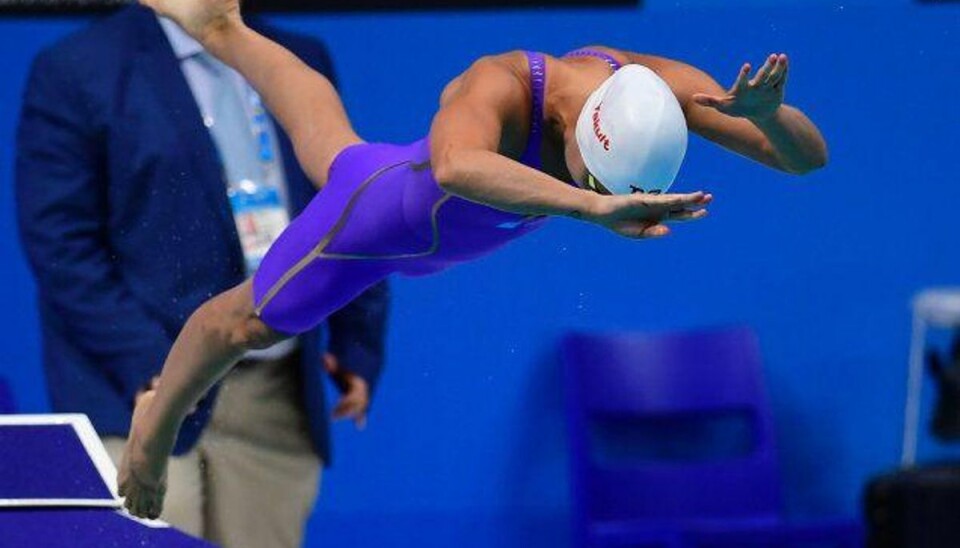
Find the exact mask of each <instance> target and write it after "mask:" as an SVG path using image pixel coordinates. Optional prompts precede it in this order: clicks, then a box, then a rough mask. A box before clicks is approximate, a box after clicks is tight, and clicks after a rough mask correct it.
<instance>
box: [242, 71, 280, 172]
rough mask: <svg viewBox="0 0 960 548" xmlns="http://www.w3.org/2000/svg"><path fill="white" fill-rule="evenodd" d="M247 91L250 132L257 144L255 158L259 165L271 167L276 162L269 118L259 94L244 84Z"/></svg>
mask: <svg viewBox="0 0 960 548" xmlns="http://www.w3.org/2000/svg"><path fill="white" fill-rule="evenodd" d="M244 87H245V88H246V89H247V102H248V103H249V105H250V131H251V132H252V133H253V139H254V141H255V142H256V144H257V158H258V159H259V160H260V162H261V163H263V164H266V165H269V166H272V165H273V163H274V162H275V161H276V154H275V153H274V150H273V138H272V137H273V136H272V135H270V117H269V116H268V115H267V110H266V108H264V106H263V100H262V99H260V94H259V93H257V92H256V90H254V89H253V87H251V86H250V85H249V84H246V83H244Z"/></svg>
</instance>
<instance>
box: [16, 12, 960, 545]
mask: <svg viewBox="0 0 960 548" xmlns="http://www.w3.org/2000/svg"><path fill="white" fill-rule="evenodd" d="M731 4H734V2H729V1H724V2H719V1H711V0H699V1H695V2H682V3H681V2H665V1H664V2H657V1H653V0H651V1H649V2H647V9H645V10H637V11H634V10H608V11H575V10H563V11H522V12H505V13H482V12H480V13H459V12H453V13H444V14H406V15H398V14H383V15H376V16H372V15H371V16H366V15H346V16H344V15H341V16H333V17H328V16H283V17H278V18H277V20H278V22H279V23H281V24H283V25H285V26H287V27H289V28H292V29H296V30H300V31H303V32H306V33H311V34H315V35H317V36H320V37H323V38H324V39H326V40H327V42H328V43H329V45H330V47H331V49H332V52H333V54H334V57H335V59H336V62H337V65H338V67H339V71H340V75H341V81H342V87H343V92H344V95H345V99H346V104H347V107H348V109H349V111H350V112H351V114H352V116H353V117H354V119H355V122H356V125H357V127H358V129H359V130H360V131H361V133H362V134H364V135H365V136H366V137H367V138H368V139H370V140H396V141H407V140H413V139H416V138H418V137H420V136H421V135H422V134H424V133H425V131H426V129H427V126H428V123H429V118H430V114H431V113H432V111H433V108H434V106H435V104H436V98H437V96H438V93H439V91H440V89H441V87H442V85H443V84H444V83H445V82H446V81H447V80H448V79H449V78H451V77H452V76H454V75H455V74H457V72H458V71H460V70H462V69H463V68H464V67H465V66H466V65H467V64H468V62H469V60H470V59H472V58H473V57H475V56H477V55H481V54H483V53H487V52H496V51H502V50H507V49H513V48H521V47H527V48H537V49H541V50H544V51H548V52H554V53H560V52H563V51H565V50H567V49H571V48H573V47H575V46H579V45H583V44H588V43H609V44H613V45H618V46H622V47H625V48H631V49H635V50H638V51H646V52H653V53H659V54H662V55H666V56H670V57H676V58H680V59H684V60H687V61H689V62H691V63H693V64H695V65H699V66H701V67H703V68H705V69H706V70H708V71H709V72H711V73H713V74H714V75H715V76H717V77H718V79H719V80H720V81H722V82H724V83H728V82H729V81H731V80H732V78H733V76H734V75H735V73H736V70H737V68H738V67H739V65H740V63H741V62H743V61H746V60H751V61H753V62H757V61H759V60H761V59H762V57H763V55H764V54H766V53H769V52H772V51H786V52H788V53H790V54H791V56H792V60H793V71H792V75H791V79H790V82H789V85H788V88H787V89H788V91H787V93H788V101H790V102H792V103H794V104H797V105H798V106H800V107H802V108H803V109H805V110H806V111H807V112H808V113H809V114H810V116H811V117H812V118H813V119H814V120H816V121H817V122H818V123H819V124H820V127H821V128H822V130H823V132H824V134H825V135H826V137H827V139H828V141H829V143H830V149H831V163H830V165H829V166H828V168H827V169H825V170H823V171H820V172H818V173H815V174H813V175H811V176H809V177H806V178H803V179H797V178H791V177H790V176H786V175H781V174H778V173H774V172H771V171H768V170H765V169H762V168H760V167H758V166H756V165H753V164H751V163H750V162H747V161H745V160H742V159H739V158H736V157H733V156H730V155H728V154H726V153H724V152H722V151H720V150H718V149H716V148H714V147H712V146H710V145H708V144H706V143H705V142H703V141H702V140H699V139H694V140H692V142H691V146H690V149H689V152H688V156H687V158H688V159H687V162H686V164H685V166H684V168H683V170H682V171H681V175H680V178H679V182H678V183H677V184H676V186H675V188H676V189H678V190H694V189H699V188H706V189H709V190H711V191H713V192H714V193H715V194H716V204H715V206H714V207H713V208H712V215H711V217H710V219H708V220H707V221H704V222H702V223H698V224H695V225H689V226H681V227H678V229H677V230H676V232H675V235H674V236H672V237H670V238H668V239H666V240H663V241H656V242H642V243H636V242H630V241H626V240H622V239H618V238H617V237H615V236H613V235H612V234H607V233H605V232H604V231H602V230H599V229H596V228H593V227H589V226H583V225H580V224H577V223H575V222H572V221H562V220H561V221H556V222H554V223H553V224H552V225H551V226H549V227H548V228H547V229H545V230H543V231H541V232H540V233H538V234H535V235H533V236H532V237H530V238H528V239H526V240H525V241H521V242H518V243H516V244H514V245H512V246H511V247H509V248H507V249H505V250H504V251H502V252H501V253H499V254H497V255H495V256H493V257H489V258H487V259H484V260H482V261H480V262H477V263H475V264H469V265H464V266H462V267H459V268H456V269H454V270H452V271H450V272H447V273H444V274H442V275H440V276H437V277H434V278H431V279H417V280H405V279H400V280H397V282H396V284H395V288H396V292H395V293H396V303H395V313H394V317H393V328H392V332H391V336H390V341H389V345H390V352H389V371H388V372H387V374H386V377H385V380H384V382H383V383H382V385H381V386H382V388H381V390H380V392H379V394H378V397H377V400H376V404H375V405H376V407H375V409H374V412H373V415H372V417H371V421H370V425H369V428H368V429H367V431H365V432H363V433H362V434H356V433H354V432H353V430H352V427H350V426H348V425H341V426H340V428H338V430H337V438H338V439H337V442H338V463H337V466H336V467H335V468H334V469H333V470H331V471H329V473H328V474H327V476H326V477H325V481H324V486H323V497H322V502H321V503H320V505H319V509H318V511H317V514H316V515H315V518H314V520H313V522H312V523H311V530H312V538H313V539H314V540H315V541H317V542H321V541H323V542H325V545H328V546H339V545H344V544H346V542H350V543H351V544H352V545H353V546H356V547H367V546H369V547H374V546H397V545H412V544H414V543H416V545H418V546H450V545H453V544H454V543H456V544H457V545H459V546H462V547H463V546H477V547H480V546H491V545H493V543H494V542H496V543H497V544H498V545H502V546H544V547H547V546H550V547H553V546H562V545H563V544H564V543H565V542H566V541H565V539H566V532H567V529H566V518H567V512H568V495H567V477H566V468H565V467H566V459H565V451H564V443H565V442H564V435H563V422H562V420H561V403H562V399H561V392H560V382H559V371H558V366H557V364H556V360H555V358H554V350H553V348H554V345H555V342H556V340H557V337H558V335H559V334H561V333H562V332H563V331H564V330H566V329H570V328H591V329H652V330H663V329H674V328H687V327H693V326H704V325H715V324H726V323H734V322H744V323H747V324H750V325H752V326H754V327H755V328H756V329H757V331H758V332H759V335H760V338H761V341H762V346H763V350H764V354H765V358H766V362H767V381H768V385H769V387H770V390H771V392H772V395H773V400H774V402H775V411H776V418H777V420H778V426H779V441H780V447H781V450H782V453H783V460H784V469H785V481H786V490H787V495H788V506H789V509H790V512H791V513H792V514H793V515H796V516H814V515H820V514H825V513H833V512H840V513H847V514H854V513H856V512H857V511H858V497H859V491H860V488H861V486H862V484H863V482H864V480H865V479H866V478H867V477H869V476H870V475H872V474H874V473H877V472H879V471H881V470H884V469H887V468H890V467H892V466H894V465H895V464H896V462H897V458H898V455H899V441H900V438H899V435H900V429H901V427H902V420H903V409H902V406H903V401H904V379H905V377H906V370H905V367H906V355H907V346H908V336H909V308H908V301H909V298H910V297H911V295H912V294H913V293H914V292H915V291H916V290H918V289H919V288H922V287H925V286H928V285H938V284H951V283H954V284H956V283H960V254H958V253H957V245H956V238H957V235H958V230H957V226H958V225H957V218H958V213H957V206H956V204H957V203H960V184H958V183H960V177H958V175H960V170H958V168H957V164H956V154H957V151H958V149H960V147H958V137H957V128H958V127H960V107H958V106H957V105H958V101H957V98H956V90H957V88H958V86H960V70H958V67H960V46H958V43H960V4H957V3H954V4H952V5H945V6H930V5H922V6H919V5H915V4H910V3H908V2H906V1H903V0H888V1H885V2H872V3H866V2H851V3H843V4H841V3H837V2H827V1H818V2H809V3H808V2H804V3H802V5H801V3H799V2H797V3H786V4H784V3H777V2H772V1H767V2H762V1H761V0H752V1H750V2H743V3H740V2H738V3H737V4H740V5H742V6H745V7H740V8H733V7H729V6H730V5H731ZM81 23H82V21H79V20H50V19H46V20H33V19H4V20H0V52H2V53H0V62H2V64H3V67H4V72H5V84H6V85H4V86H3V87H2V88H0V166H2V169H0V254H2V256H3V257H4V263H3V265H4V267H3V269H2V271H0V281H2V283H0V297H2V299H3V302H4V303H5V308H6V310H7V314H6V319H5V320H3V323H4V329H3V330H2V332H0V372H2V374H4V375H6V376H8V377H10V378H11V379H12V381H13V384H14V389H15V391H16V395H17V398H18V400H19V403H20V405H21V407H22V409H23V410H25V411H43V410H45V409H46V405H47V403H46V399H45V396H44V395H43V392H42V389H41V372H40V370H39V355H38V352H39V344H38V335H37V332H36V331H37V330H36V325H37V320H36V317H35V313H34V310H33V305H32V291H33V288H32V284H31V281H30V279H29V276H28V273H27V271H26V267H25V264H24V261H23V259H22V256H21V254H20V251H19V248H18V245H17V243H16V236H15V231H14V227H13V218H12V217H13V204H12V189H11V187H12V183H11V167H10V166H11V158H12V154H13V150H12V137H13V128H14V124H15V120H16V116H17V111H18V108H19V106H18V105H19V96H20V93H21V89H22V85H23V81H24V78H25V74H26V70H27V67H28V63H29V61H30V59H31V58H32V56H33V55H34V54H35V52H36V51H37V50H38V49H39V48H41V47H42V46H44V45H45V44H48V43H50V42H52V41H53V40H55V39H56V38H58V37H60V36H62V35H63V34H64V33H65V32H68V31H69V30H72V29H74V28H77V27H78V26H79V25H80V24H81ZM921 452H922V453H921V454H922V455H927V456H930V455H933V454H942V453H944V452H946V453H948V454H949V450H947V449H945V448H940V447H937V446H936V445H935V444H934V443H933V442H932V441H930V440H924V441H923V443H922V449H921Z"/></svg>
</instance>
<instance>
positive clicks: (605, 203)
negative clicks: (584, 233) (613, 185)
mask: <svg viewBox="0 0 960 548" xmlns="http://www.w3.org/2000/svg"><path fill="white" fill-rule="evenodd" d="M712 200H713V195H711V194H706V193H703V192H693V193H690V194H659V195H658V194H641V193H637V194H629V195H625V194H621V195H614V196H600V195H597V196H596V199H595V202H594V203H595V204H597V205H596V206H595V207H594V208H592V211H588V212H587V214H586V220H588V221H591V222H593V223H596V224H598V225H601V226H604V227H607V228H609V229H610V230H612V231H614V232H616V233H617V234H620V235H621V236H626V237H628V238H659V237H661V236H666V235H667V234H669V233H670V229H669V228H668V227H667V225H666V224H665V223H668V222H678V221H695V220H697V219H702V218H703V217H705V216H706V215H707V210H706V209H704V208H705V206H706V205H707V204H709V203H710V202H711V201H712Z"/></svg>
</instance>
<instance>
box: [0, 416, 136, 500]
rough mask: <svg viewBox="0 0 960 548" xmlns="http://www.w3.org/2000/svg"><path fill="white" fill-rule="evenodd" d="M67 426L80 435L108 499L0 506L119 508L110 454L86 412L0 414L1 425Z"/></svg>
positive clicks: (115, 470)
mask: <svg viewBox="0 0 960 548" xmlns="http://www.w3.org/2000/svg"><path fill="white" fill-rule="evenodd" d="M64 424H66V425H70V426H72V427H73V430H74V431H75V432H76V433H77V437H78V438H80V443H82V444H83V448H84V450H86V452H87V455H88V456H89V457H90V460H91V461H93V465H94V466H95V467H96V469H97V472H98V473H99V474H100V479H101V480H102V481H103V482H104V484H106V486H107V488H108V489H109V490H110V494H111V495H112V498H110V499H0V508H3V507H6V508H12V507H24V506H30V507H38V506H84V507H99V508H118V509H119V508H121V507H122V503H121V501H120V497H118V496H117V469H116V468H115V467H114V466H113V461H111V460H110V455H108V454H107V450H106V449H105V448H104V447H103V444H102V443H101V442H100V437H99V436H97V431H96V430H94V429H93V424H91V423H90V419H89V418H87V416H86V415H83V414H80V413H67V414H50V415H0V426H8V425H9V426H22V425H64Z"/></svg>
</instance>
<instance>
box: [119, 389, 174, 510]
mask: <svg viewBox="0 0 960 548" xmlns="http://www.w3.org/2000/svg"><path fill="white" fill-rule="evenodd" d="M155 394H156V391H155V390H148V391H146V392H143V393H142V394H140V395H139V397H138V398H137V405H136V408H135V409H134V411H133V421H132V422H131V424H130V435H129V437H128V438H127V445H126V447H125V448H124V450H123V461H122V462H121V463H120V472H119V474H118V476H117V484H118V485H119V486H120V491H119V494H120V496H121V497H126V500H125V501H124V503H123V505H124V506H125V507H126V508H127V510H128V511H129V512H130V513H131V514H133V515H135V516H138V517H141V518H149V519H156V518H158V517H160V512H161V511H162V510H163V497H164V495H165V494H166V491H167V459H168V457H169V454H170V452H169V450H167V449H165V448H164V447H163V445H162V444H157V443H154V442H153V440H149V439H147V437H146V436H144V422H145V416H146V413H147V410H149V408H150V405H151V403H152V402H153V398H154V395H155ZM171 445H172V444H171Z"/></svg>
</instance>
